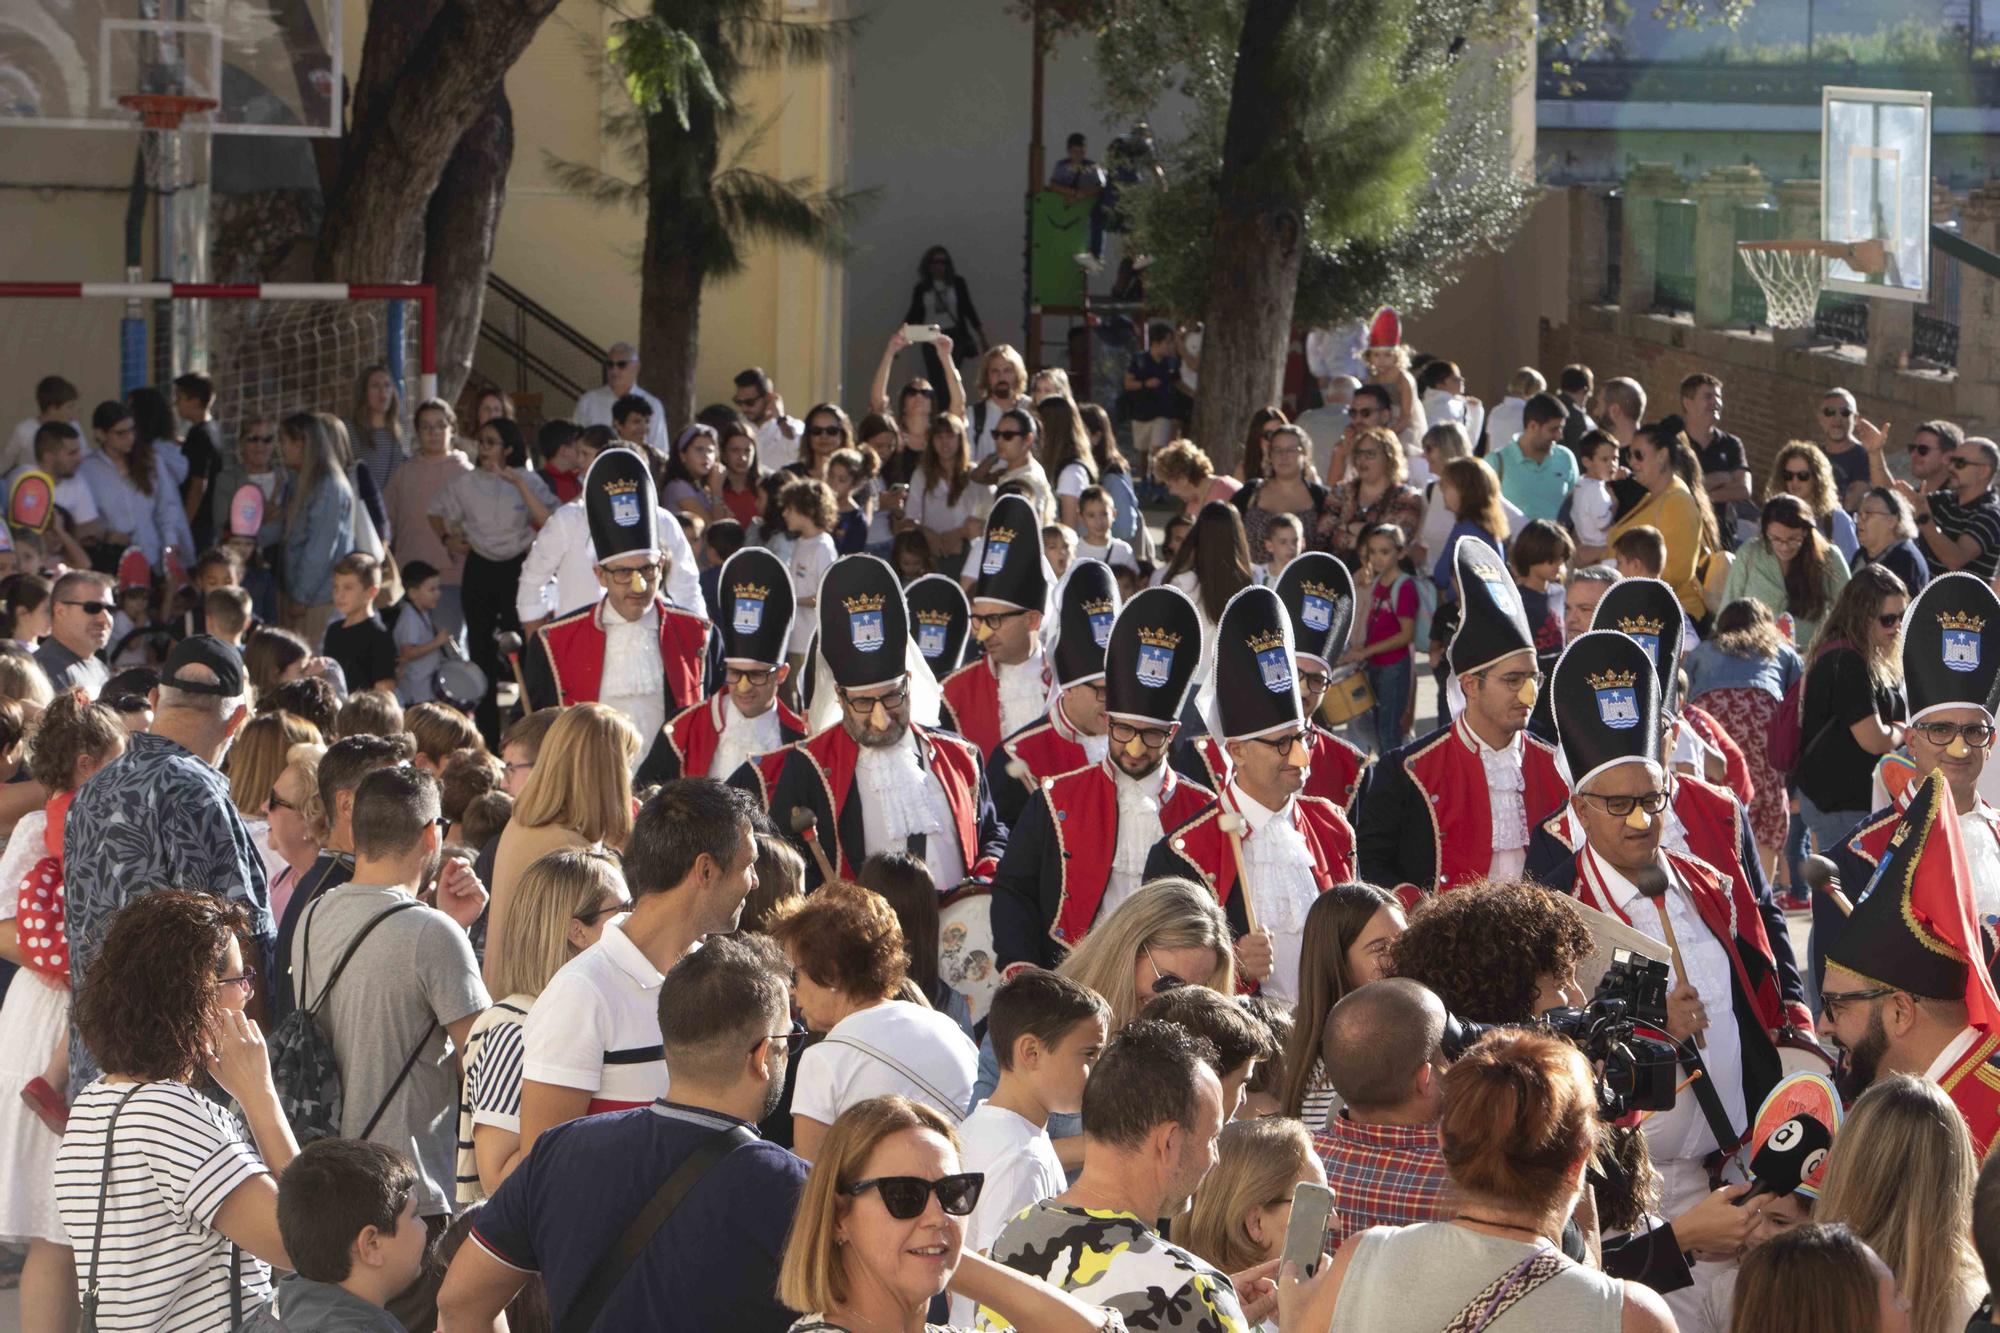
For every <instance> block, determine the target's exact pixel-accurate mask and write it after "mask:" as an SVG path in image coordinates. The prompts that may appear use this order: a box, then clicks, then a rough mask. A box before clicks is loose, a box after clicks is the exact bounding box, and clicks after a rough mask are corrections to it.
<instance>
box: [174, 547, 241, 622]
mask: <svg viewBox="0 0 2000 1333" xmlns="http://www.w3.org/2000/svg"><path fill="white" fill-rule="evenodd" d="M242 572H243V566H242V562H241V561H240V560H238V558H237V557H236V554H235V553H234V552H232V551H230V550H229V549H228V548H227V547H222V546H211V547H209V548H208V549H207V550H206V551H203V552H202V553H201V557H200V558H199V559H197V560H196V561H195V562H194V569H193V570H191V571H190V577H191V578H192V579H193V580H194V592H193V595H192V597H191V598H190V600H189V605H188V607H187V609H186V610H185V611H183V612H182V613H181V614H180V615H178V616H176V617H175V618H174V624H175V627H176V629H175V632H176V634H177V635H178V636H179V637H181V638H184V639H185V638H189V637H191V636H193V635H196V634H208V633H212V631H211V630H210V629H209V628H208V602H207V598H208V594H209V593H211V592H214V591H216V590H217V589H219V588H234V587H237V586H239V582H240V578H241V575H242Z"/></svg>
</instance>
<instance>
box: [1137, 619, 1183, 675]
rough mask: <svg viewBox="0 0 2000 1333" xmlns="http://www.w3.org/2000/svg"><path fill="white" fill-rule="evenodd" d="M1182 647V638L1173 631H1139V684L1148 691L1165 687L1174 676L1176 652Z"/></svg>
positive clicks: (1143, 629) (1144, 629) (1148, 628)
mask: <svg viewBox="0 0 2000 1333" xmlns="http://www.w3.org/2000/svg"><path fill="white" fill-rule="evenodd" d="M1180 646H1181V636H1180V635H1179V634H1177V633H1175V632H1174V631H1173V630H1166V629H1152V628H1150V627H1146V628H1141V629H1140V631H1139V666H1138V670H1137V671H1136V672H1135V673H1134V674H1135V675H1137V676H1138V678H1139V683H1140V684H1141V685H1144V686H1145V687H1146V688H1148V689H1153V690H1157V689H1159V688H1160V687H1161V686H1163V685H1165V684H1166V683H1167V682H1168V681H1169V680H1170V679H1172V677H1173V674H1174V650H1175V649H1176V648H1178V647H1180Z"/></svg>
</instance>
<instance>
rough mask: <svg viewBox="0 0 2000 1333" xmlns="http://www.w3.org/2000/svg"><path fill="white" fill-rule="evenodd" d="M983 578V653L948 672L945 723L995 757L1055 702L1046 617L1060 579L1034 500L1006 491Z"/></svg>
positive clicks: (979, 589) (989, 534)
mask: <svg viewBox="0 0 2000 1333" xmlns="http://www.w3.org/2000/svg"><path fill="white" fill-rule="evenodd" d="M967 572H969V573H976V574H977V575H978V576H979V582H978V583H977V584H975V585H974V586H973V589H972V634H973V637H974V638H976V639H978V640H979V643H980V646H981V648H982V649H984V655H983V656H981V657H979V658H977V659H975V660H974V661H972V662H971V663H969V664H967V665H965V666H962V667H960V668H959V669H958V670H956V671H954V672H952V673H951V674H950V675H949V676H946V677H945V678H944V703H945V707H946V708H947V709H949V710H950V712H949V714H948V715H947V716H946V718H945V722H944V725H945V726H946V727H947V728H949V729H950V730H952V731H956V732H957V733H958V734H959V735H961V736H963V737H965V739H967V740H969V741H971V742H972V743H973V744H974V745H975V746H977V747H979V753H980V755H981V757H982V758H990V757H991V756H992V754H993V752H994V751H996V750H998V749H999V748H1000V742H1001V740H1003V739H1004V738H1006V737H1009V736H1012V735H1013V734H1014V733H1015V732H1017V731H1020V730H1021V729H1022V728H1024V727H1027V726H1029V725H1031V724H1032V723H1033V722H1034V721H1035V720H1036V719H1037V718H1039V717H1041V716H1042V714H1043V713H1044V712H1045V711H1046V709H1047V708H1048V698H1049V666H1048V662H1047V659H1046V657H1045V655H1044V654H1043V652H1042V616H1043V613H1044V612H1045V611H1046V610H1047V609H1048V602H1049V587H1050V585H1051V584H1052V583H1054V582H1055V580H1054V578H1053V576H1052V574H1051V572H1050V570H1049V566H1048V562H1047V561H1046V560H1044V559H1043V558H1042V526H1041V524H1040V522H1038V521H1037V520H1036V518H1035V507H1034V506H1033V505H1031V504H1029V503H1028V501H1027V500H1026V499H1024V498H1022V497H1021V496H1018V495H1003V496H1001V497H1000V498H999V499H998V500H995V501H994V502H993V509H992V512H991V513H989V514H987V516H986V536H985V541H984V543H983V544H982V546H981V547H980V556H979V568H978V569H977V570H971V569H968V571H967Z"/></svg>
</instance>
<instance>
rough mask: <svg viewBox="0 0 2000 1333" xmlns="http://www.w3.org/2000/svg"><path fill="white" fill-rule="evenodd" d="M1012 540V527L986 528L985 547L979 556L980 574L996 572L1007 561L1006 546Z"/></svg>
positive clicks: (1009, 544)
mask: <svg viewBox="0 0 2000 1333" xmlns="http://www.w3.org/2000/svg"><path fill="white" fill-rule="evenodd" d="M1013 542H1014V529H1012V528H988V529H987V530H986V549H985V551H984V553H982V554H981V555H980V557H979V572H980V573H982V574H998V573H999V572H1000V569H1001V566H1003V565H1005V564H1006V563H1007V548H1008V547H1009V546H1011V545H1012V544H1013Z"/></svg>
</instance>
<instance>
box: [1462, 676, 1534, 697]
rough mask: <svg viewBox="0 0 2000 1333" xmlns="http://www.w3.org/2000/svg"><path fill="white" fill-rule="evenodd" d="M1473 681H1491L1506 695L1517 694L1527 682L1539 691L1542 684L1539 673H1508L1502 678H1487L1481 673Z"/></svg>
mask: <svg viewBox="0 0 2000 1333" xmlns="http://www.w3.org/2000/svg"><path fill="white" fill-rule="evenodd" d="M1473 679H1474V680H1491V681H1493V682H1494V683H1496V684H1497V685H1499V686H1500V688H1501V689H1503V690H1505V691H1507V693H1509V694H1519V693H1520V692H1521V687H1522V686H1523V685H1526V684H1527V683H1528V682H1529V681H1533V682H1534V683H1535V686H1536V688H1538V689H1539V688H1540V687H1541V683H1542V673H1541V672H1539V671H1510V672H1508V673H1507V674H1506V675H1504V676H1487V675H1485V674H1483V673H1482V674H1480V675H1477V676H1474V677H1473Z"/></svg>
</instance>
